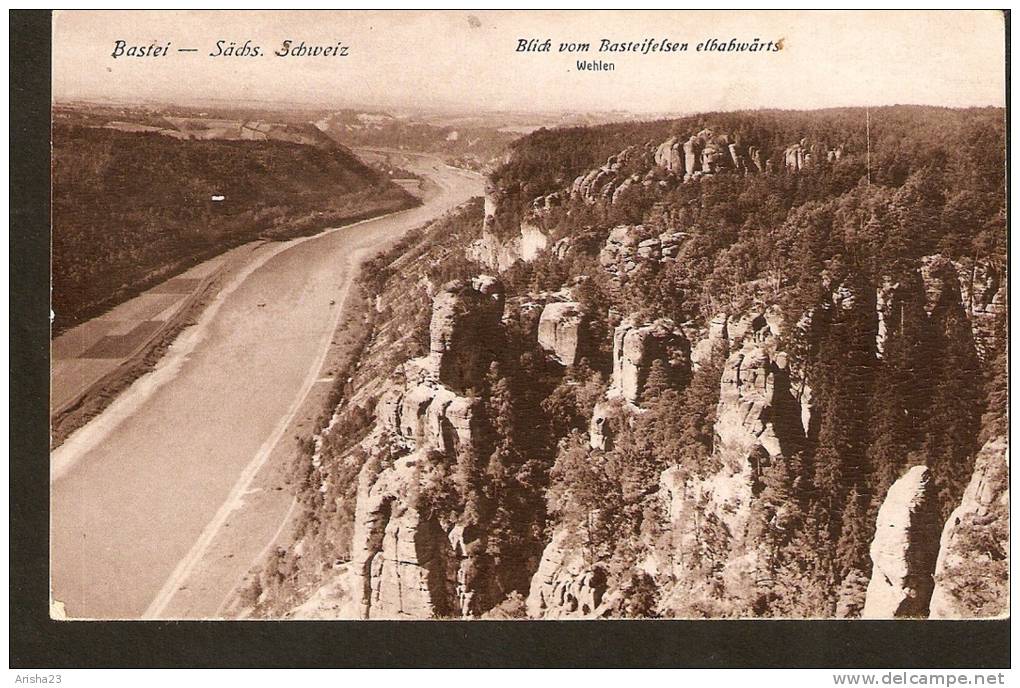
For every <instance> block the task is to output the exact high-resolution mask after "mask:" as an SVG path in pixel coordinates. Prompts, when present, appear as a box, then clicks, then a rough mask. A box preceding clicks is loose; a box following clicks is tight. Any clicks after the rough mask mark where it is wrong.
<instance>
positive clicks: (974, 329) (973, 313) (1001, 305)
mask: <svg viewBox="0 0 1020 688" xmlns="http://www.w3.org/2000/svg"><path fill="white" fill-rule="evenodd" d="M1004 272H1005V271H1004V270H1002V269H1000V268H999V267H998V266H997V265H995V264H994V263H992V262H990V261H974V260H971V259H966V260H964V261H958V262H957V261H951V260H949V259H948V258H945V257H943V256H941V255H933V256H926V257H924V258H922V259H921V269H920V273H921V279H922V281H923V283H924V292H925V311H926V312H928V313H929V314H931V313H933V312H935V310H936V309H937V308H949V307H957V306H960V307H962V308H963V310H964V312H965V313H966V315H967V320H968V321H969V322H970V326H971V333H972V335H973V338H974V347H975V349H976V351H977V353H978V356H979V357H980V358H981V360H983V361H987V360H988V355H989V353H990V351H991V349H992V347H993V343H994V341H995V329H996V326H997V321H998V319H999V318H1001V317H1003V316H1004V314H1005V313H1006V309H1007V304H1006V298H1007V293H1006V278H1005V274H1004Z"/></svg>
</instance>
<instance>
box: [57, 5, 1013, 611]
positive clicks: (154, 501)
mask: <svg viewBox="0 0 1020 688" xmlns="http://www.w3.org/2000/svg"><path fill="white" fill-rule="evenodd" d="M132 27H136V28H132ZM138 27H141V28H138ZM1002 32H1003V22H1002V17H1001V15H999V14H997V13H994V12H987V13H986V12H961V13H938V12H931V13H924V12H914V13H911V12H903V13H886V14H881V13H831V14H823V13H818V14H815V13H743V14H741V13H736V14H730V13H728V14H720V13H679V12H677V13H660V14H655V13H641V12H634V13H628V12H618V13H600V12H591V13H586V12H580V13H561V12H478V13H468V12H395V13H382V14H380V13H372V12H361V13H357V12H351V13H343V12H337V13H305V12H273V13H267V12H248V13H244V12H220V13H209V12H194V13H193V12H143V13H135V14H131V15H126V14H123V13H91V12H81V13H79V12H61V13H58V14H57V15H56V16H55V19H54V60H55V66H54V93H55V102H54V105H53V160H52V169H53V176H52V180H53V297H52V302H53V311H54V321H53V338H52V346H51V354H52V356H51V357H52V367H51V382H52V390H51V397H50V408H51V424H52V452H51V508H52V521H51V543H52V544H51V591H52V602H51V615H52V616H54V617H55V618H72V619H83V618H86V619H87V618H101V619H164V618H171V619H265V620H283V619H533V620H540V619H596V618H597V619H642V618H685V619H687V618H696V619H701V618H762V617H767V618H807V619H818V618H993V617H1001V616H1004V615H1006V614H1008V605H1009V593H1008V589H1009V570H1008V568H1009V567H1008V562H1009V521H1008V518H1009V489H1008V483H1009V480H1008V458H1007V457H1008V446H1007V435H1008V396H1007V377H1008V370H1007V345H1008V302H1007V293H1008V289H1007V287H1008V272H1007V270H1008V261H1007V239H1006V195H1005V168H1006V158H1005V138H1006V130H1005V111H1004V108H1003V104H1004V97H1003V93H1004V80H1003V65H1004V59H1005V58H1004V55H1003V50H1002V45H1003V33H1002ZM624 34H625V35H624ZM435 36H443V37H444V38H443V40H442V41H439V40H438V39H436V38H435ZM426 37H430V38H426ZM546 40H548V44H549V46H550V49H549V52H548V54H546V53H545V52H544V50H543V49H542V46H543V45H544V44H545V41H546ZM585 46H587V47H585ZM670 46H673V47H670ZM680 46H686V48H681V47H680ZM933 46H937V49H932V47H933ZM594 64H598V65H601V66H599V67H593V66H592V65H594ZM606 64H611V65H612V68H608V67H605V65H606ZM473 65H476V66H473ZM472 70H473V71H472ZM185 75H187V77H188V78H184V76H185Z"/></svg>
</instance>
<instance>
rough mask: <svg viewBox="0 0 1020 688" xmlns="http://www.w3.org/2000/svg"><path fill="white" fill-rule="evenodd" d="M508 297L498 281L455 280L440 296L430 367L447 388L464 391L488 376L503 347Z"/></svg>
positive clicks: (431, 330)
mask: <svg viewBox="0 0 1020 688" xmlns="http://www.w3.org/2000/svg"><path fill="white" fill-rule="evenodd" d="M504 300H505V295H504V292H503V286H502V285H501V284H500V283H499V282H498V281H497V280H495V279H494V278H492V277H487V276H482V277H478V278H475V279H474V280H472V281H471V282H470V283H465V282H462V281H454V282H451V283H449V284H447V285H445V286H444V287H443V289H442V290H441V291H440V292H439V293H438V294H437V295H436V297H435V300H434V303H433V309H432V322H431V326H430V328H429V341H430V348H429V365H430V370H431V372H433V373H434V374H435V377H436V378H437V379H438V380H439V381H440V382H441V383H443V384H444V385H447V386H448V387H450V388H451V389H454V390H457V391H463V390H465V389H467V388H469V387H470V386H471V385H472V384H473V383H475V382H477V381H478V380H480V379H481V378H482V376H483V375H484V374H485V371H486V369H487V367H488V363H489V361H491V360H492V358H493V352H494V351H495V350H498V348H499V346H500V342H499V336H498V335H499V332H500V329H499V327H500V321H501V319H502V317H503V305H504Z"/></svg>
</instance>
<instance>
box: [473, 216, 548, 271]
mask: <svg viewBox="0 0 1020 688" xmlns="http://www.w3.org/2000/svg"><path fill="white" fill-rule="evenodd" d="M548 245H549V236H548V235H547V234H546V233H545V232H543V231H542V230H541V229H540V228H539V227H538V226H536V225H534V224H531V223H529V222H527V221H525V222H522V223H521V225H520V231H519V232H518V233H517V234H516V235H514V236H512V237H511V238H510V239H507V240H501V239H500V238H499V237H498V236H496V234H495V233H494V232H492V231H491V230H489V229H483V230H482V237H481V238H480V239H477V240H475V241H473V242H471V244H470V245H469V246H468V247H467V248H466V249H465V250H464V253H465V255H466V256H467V258H468V259H469V260H473V261H475V262H476V263H480V264H482V265H484V266H485V267H486V268H488V269H490V270H495V271H498V272H502V271H503V270H507V269H509V268H510V267H511V266H512V265H513V264H514V263H516V262H518V261H523V262H525V263H530V262H531V261H533V260H535V258H537V257H538V254H539V253H541V252H542V251H543V250H544V249H545V248H546V247H547V246H548Z"/></svg>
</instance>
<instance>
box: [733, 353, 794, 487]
mask: <svg viewBox="0 0 1020 688" xmlns="http://www.w3.org/2000/svg"><path fill="white" fill-rule="evenodd" d="M798 406H799V405H797V404H796V402H795V401H794V400H793V397H792V396H791V395H790V376H789V371H788V364H787V357H786V355H785V354H783V353H779V354H774V355H773V354H770V353H769V352H768V350H767V349H765V348H764V347H762V346H759V345H757V344H755V343H753V342H748V343H746V344H745V345H744V346H743V347H742V348H741V349H740V350H738V351H736V352H734V353H733V354H732V355H731V356H730V357H729V359H727V361H726V367H725V368H724V369H723V375H722V380H721V382H720V389H719V408H718V411H717V415H716V423H715V432H716V436H717V438H718V447H719V450H720V453H721V454H722V455H724V456H727V457H731V458H733V459H736V460H737V461H745V460H747V458H748V457H750V456H754V455H757V456H759V457H761V458H762V459H764V458H766V457H765V456H764V455H761V454H760V452H757V451H756V450H757V449H758V448H759V447H760V448H762V449H764V450H765V452H766V454H767V457H768V458H774V457H778V456H780V455H783V454H787V455H789V453H790V450H791V449H792V445H793V444H795V443H796V441H797V440H798V439H799V437H798V434H799V433H798V432H797V428H799V427H800V423H799V413H798V412H799V407H798ZM783 411H785V412H786V415H785V416H784V414H783V413H782V412H783ZM794 414H796V416H797V422H796V423H791V422H790V421H791V420H792V417H793V416H794ZM784 422H785V425H784V424H783V423H784ZM784 445H786V446H785V447H784ZM755 470H756V471H757V467H755Z"/></svg>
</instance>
